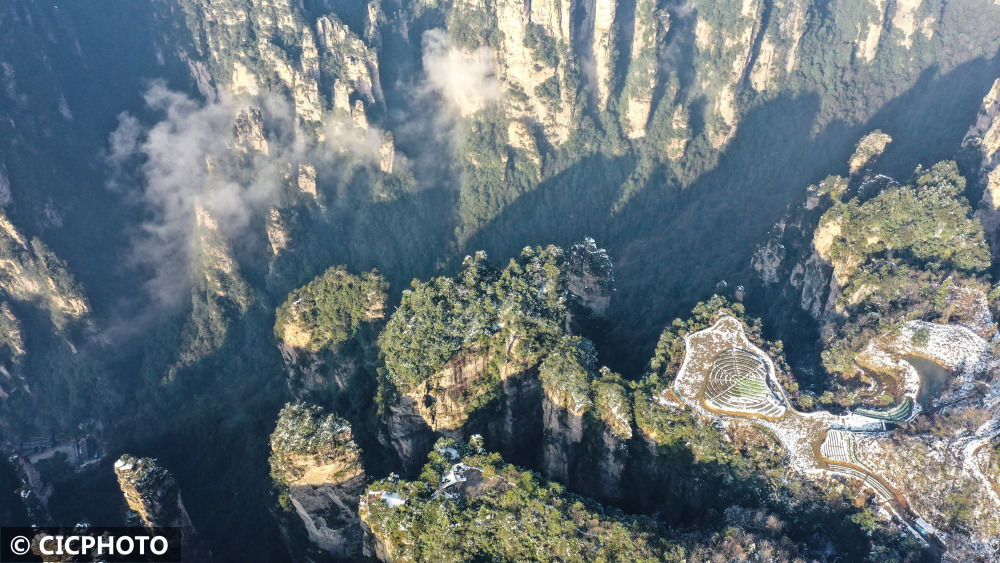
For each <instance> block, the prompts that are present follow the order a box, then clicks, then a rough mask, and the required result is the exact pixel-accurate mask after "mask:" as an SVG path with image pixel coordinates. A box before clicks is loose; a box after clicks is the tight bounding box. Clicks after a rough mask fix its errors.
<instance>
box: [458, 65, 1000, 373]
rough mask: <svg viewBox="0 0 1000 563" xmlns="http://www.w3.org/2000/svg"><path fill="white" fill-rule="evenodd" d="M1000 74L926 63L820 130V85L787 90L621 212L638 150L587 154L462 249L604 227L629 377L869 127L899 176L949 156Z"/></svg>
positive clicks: (615, 356) (839, 166) (608, 358)
mask: <svg viewBox="0 0 1000 563" xmlns="http://www.w3.org/2000/svg"><path fill="white" fill-rule="evenodd" d="M998 75H1000V59H998V58H993V59H990V60H986V59H977V60H974V61H971V62H968V63H965V64H962V65H960V66H959V67H957V68H956V69H955V70H953V71H951V72H949V73H947V74H944V75H939V74H937V72H936V71H935V70H934V69H929V70H927V71H925V72H924V73H923V74H922V75H921V77H920V79H919V80H918V81H917V83H916V84H915V85H914V86H913V87H912V88H910V89H909V90H908V91H907V92H906V93H904V94H903V95H901V96H899V97H897V98H895V99H893V100H892V101H890V102H888V103H887V104H886V105H885V106H884V107H883V108H882V109H880V110H879V111H877V112H876V113H875V115H874V116H873V117H872V118H871V119H869V120H868V121H867V122H865V123H863V124H857V125H851V124H847V123H843V122H833V123H830V124H829V125H827V126H825V127H824V128H823V129H822V130H821V131H819V132H818V133H817V132H814V130H815V120H816V118H817V116H818V114H819V109H820V98H819V95H818V94H815V93H804V94H799V95H791V94H786V95H782V96H779V97H777V98H775V99H773V100H771V101H768V102H765V103H763V104H761V105H759V106H758V107H756V108H754V109H751V110H750V111H749V112H748V113H747V114H746V115H745V116H744V118H743V120H742V121H741V124H740V127H739V129H738V130H737V132H736V134H735V136H734V137H733V138H732V139H731V140H730V141H729V144H728V146H727V147H726V149H725V152H724V153H723V154H722V155H721V157H720V158H719V160H718V164H717V165H716V166H715V167H714V168H713V169H712V170H710V171H708V172H706V173H704V174H702V175H701V176H700V177H699V178H697V179H696V180H695V181H694V182H693V183H692V184H691V185H689V186H687V187H686V188H685V189H683V190H679V189H678V188H677V187H676V185H672V184H667V183H656V184H654V183H652V182H651V183H650V184H649V185H647V186H646V187H645V188H644V189H643V191H642V192H640V193H639V194H638V195H637V196H636V197H634V198H632V199H631V200H630V201H629V202H628V204H627V205H626V206H625V207H624V209H622V210H621V211H620V212H619V213H617V214H614V213H612V207H613V205H614V204H615V203H616V202H617V201H618V198H619V196H620V195H621V186H622V183H623V182H624V181H625V178H626V177H627V176H628V174H629V172H630V171H631V168H632V167H633V166H634V159H633V157H631V156H618V157H611V156H605V155H600V154H597V155H593V156H589V157H586V158H583V159H581V160H580V161H579V162H578V163H576V164H574V165H573V166H571V167H570V168H568V169H567V170H565V171H563V172H561V173H560V174H558V175H556V176H554V177H552V178H549V179H547V180H546V181H544V182H542V184H540V185H539V186H538V187H537V188H536V189H535V190H533V191H531V192H529V193H527V194H525V195H523V196H521V197H520V198H519V199H518V200H517V201H515V202H514V203H513V204H511V205H510V206H508V207H507V208H506V209H505V210H504V212H503V213H501V215H500V216H498V217H497V218H495V219H494V220H493V221H491V222H490V223H489V224H488V225H486V226H485V227H484V228H483V229H482V231H481V232H480V233H478V234H477V235H476V236H474V237H473V238H472V239H471V240H470V241H469V244H468V245H466V247H467V248H469V249H472V248H476V249H479V248H483V249H486V250H487V251H488V252H490V254H491V255H492V256H493V258H494V260H503V259H505V257H507V256H515V255H516V254H517V253H518V252H519V251H520V248H522V247H523V246H525V245H529V244H549V243H555V244H561V245H566V244H569V243H571V242H572V241H574V240H578V239H580V238H581V237H583V236H585V235H592V236H594V237H596V238H597V240H598V243H599V244H600V245H601V246H604V247H606V248H607V249H608V251H609V253H610V254H611V257H612V260H613V261H614V262H615V278H616V283H617V287H618V291H617V294H616V295H615V298H614V300H613V303H612V307H611V310H610V315H611V319H610V323H609V328H608V330H607V332H606V334H605V335H604V336H603V338H597V340H598V341H597V344H598V347H599V349H600V352H601V358H602V361H603V362H605V363H608V364H609V365H610V366H611V367H612V368H614V369H616V370H617V371H621V372H622V373H624V374H626V375H627V376H629V377H633V378H634V377H636V376H638V375H639V374H640V372H641V370H642V368H643V365H644V364H645V362H646V361H647V359H648V358H649V356H650V354H651V352H652V349H653V347H654V345H655V342H656V339H657V338H658V336H659V333H660V331H661V329H662V327H663V326H664V325H665V324H666V323H668V322H669V321H670V320H671V319H672V318H674V317H677V316H681V315H684V314H685V313H686V312H687V311H689V310H690V309H691V307H692V306H693V305H694V304H695V303H696V302H697V301H699V300H702V299H705V298H707V297H709V296H710V295H711V294H712V293H713V291H714V290H715V286H716V283H717V282H719V281H721V280H726V281H727V282H729V283H730V286H733V285H736V284H745V285H750V284H751V282H753V281H754V279H755V277H754V276H753V275H752V272H751V271H750V269H749V261H750V257H751V256H752V254H753V251H754V249H755V248H756V246H757V244H759V243H760V242H761V241H762V239H763V238H764V236H765V234H766V233H767V231H768V229H769V228H770V227H771V226H772V225H773V224H774V223H775V222H776V221H777V220H778V219H779V218H780V217H781V215H782V214H783V213H784V212H785V210H786V209H787V208H788V206H790V205H794V204H796V203H798V201H799V199H800V197H801V196H802V195H803V194H804V192H805V188H806V187H807V186H808V185H810V184H812V183H815V182H817V181H819V180H821V179H822V178H824V177H825V176H827V175H829V174H843V173H846V167H847V165H846V162H847V159H848V158H849V157H850V155H851V154H852V152H853V150H854V145H855V144H856V143H857V141H858V139H859V138H860V137H861V136H862V135H864V134H865V133H867V132H868V131H871V130H872V129H875V128H881V129H882V130H884V131H885V132H887V133H889V134H890V135H892V136H893V138H894V142H893V144H892V145H890V148H889V149H888V150H887V151H886V154H885V156H884V158H883V159H882V161H881V163H880V164H879V166H878V169H879V170H880V171H882V170H884V171H886V172H887V173H891V174H895V175H901V176H904V177H905V176H908V175H909V173H910V172H912V170H913V168H914V167H915V166H916V165H917V164H918V163H925V164H932V163H934V162H936V161H938V160H941V159H946V158H951V157H952V156H953V155H954V153H955V150H956V149H957V147H958V144H959V142H960V141H961V139H962V136H963V135H964V133H965V131H966V129H967V128H968V126H969V125H970V124H971V123H972V121H973V120H974V118H975V115H976V112H977V111H978V107H979V104H980V101H981V100H982V97H983V95H984V94H985V92H986V91H988V89H989V86H990V84H991V83H992V81H993V80H994V79H995V78H996V77H997V76H998ZM653 177H654V178H656V177H657V175H656V174H654V175H653ZM750 301H751V302H755V301H754V300H753V299H751V300H750ZM785 306H793V305H791V304H786V305H785ZM750 313H751V314H758V315H764V316H765V317H774V318H775V319H776V320H780V317H779V316H777V315H771V314H765V313H766V311H755V310H751V311H750ZM765 320H767V319H765ZM778 324H779V325H780V323H778ZM765 326H766V327H767V330H768V334H767V336H768V337H769V338H777V339H783V340H786V350H788V348H789V346H788V345H787V344H788V343H792V344H795V345H797V346H802V347H804V349H806V351H807V352H808V354H807V355H809V356H812V357H813V358H814V361H815V360H818V358H816V357H815V356H816V355H815V352H814V350H813V349H809V345H810V344H811V343H812V342H814V341H815V337H814V334H815V331H814V330H812V328H811V327H807V328H806V330H803V328H802V327H801V324H796V325H792V326H790V327H788V328H789V329H790V330H783V327H782V326H773V325H768V324H767V323H765ZM810 333H811V334H810ZM796 335H801V336H800V337H799V338H794V337H793V336H796ZM791 355H792V356H794V355H795V351H794V350H792V351H791Z"/></svg>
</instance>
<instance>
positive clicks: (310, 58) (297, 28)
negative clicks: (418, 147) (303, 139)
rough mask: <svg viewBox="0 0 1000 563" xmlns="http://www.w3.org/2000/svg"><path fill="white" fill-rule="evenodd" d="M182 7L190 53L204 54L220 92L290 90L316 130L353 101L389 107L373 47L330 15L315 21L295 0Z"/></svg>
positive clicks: (193, 0) (189, 2) (190, 1)
mask: <svg viewBox="0 0 1000 563" xmlns="http://www.w3.org/2000/svg"><path fill="white" fill-rule="evenodd" d="M181 4H182V6H183V7H184V8H185V13H186V15H187V23H188V27H189V29H190V30H191V34H192V36H193V38H194V44H195V48H196V51H197V53H194V55H195V56H194V57H192V56H188V55H185V58H188V59H195V58H198V57H203V58H205V59H207V60H208V62H209V67H210V69H211V76H212V78H213V79H214V81H215V84H216V86H218V87H220V88H222V89H225V90H227V91H229V92H231V93H233V94H236V95H247V96H257V95H261V94H264V93H265V92H267V91H271V92H274V93H280V94H284V95H287V96H288V97H289V98H290V99H291V100H292V101H293V103H294V107H295V114H296V116H297V117H298V119H299V120H300V122H301V123H302V124H303V125H304V126H306V127H307V128H310V129H311V130H313V131H318V125H319V123H320V122H321V121H322V119H323V115H324V113H325V111H326V110H328V109H336V110H339V111H342V112H344V113H345V114H351V112H352V101H353V100H355V99H357V100H358V101H363V102H364V104H365V106H364V107H380V106H383V105H384V100H385V99H384V94H383V92H382V86H381V84H380V81H379V74H378V61H377V58H376V55H375V52H374V51H373V50H371V49H370V48H369V47H368V46H367V45H365V43H364V42H363V41H362V40H361V39H360V38H359V37H357V36H356V35H355V34H354V33H353V32H351V31H350V30H349V29H348V28H347V26H346V25H344V24H343V23H342V22H341V21H340V20H339V19H338V18H337V17H336V16H335V15H333V14H329V15H325V16H322V17H319V18H317V19H316V20H315V22H312V23H310V22H308V21H307V18H306V17H305V16H304V14H303V13H302V11H301V7H300V6H299V5H298V4H296V3H294V2H291V1H290V0H267V1H263V2H254V3H251V4H246V5H243V4H236V3H229V2H204V1H201V0H184V1H183V2H181ZM321 86H322V87H321ZM325 88H328V89H325ZM320 134H321V133H320Z"/></svg>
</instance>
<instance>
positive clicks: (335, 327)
mask: <svg viewBox="0 0 1000 563" xmlns="http://www.w3.org/2000/svg"><path fill="white" fill-rule="evenodd" d="M388 289H389V284H388V283H386V281H385V280H384V279H383V278H382V276H380V275H379V273H378V271H377V270H372V271H370V272H366V273H364V274H361V275H360V276H356V275H353V274H351V273H349V272H348V271H347V269H346V268H345V267H344V266H335V267H332V268H330V269H328V270H327V271H326V272H324V273H323V274H322V275H320V276H317V277H316V278H315V279H313V280H312V281H311V282H309V283H308V284H307V285H305V286H303V287H300V288H298V289H296V290H294V291H292V292H291V293H290V294H288V298H287V299H286V300H285V302H284V303H282V305H281V306H280V307H278V310H277V313H276V318H275V322H274V335H275V337H276V338H277V339H278V340H279V341H282V342H285V343H286V344H289V345H292V346H295V347H297V348H303V349H305V350H308V351H310V352H319V351H320V350H322V349H324V348H330V349H333V350H336V349H337V348H338V347H339V346H340V345H341V344H343V343H344V342H346V341H347V340H349V339H351V338H352V337H354V336H355V335H356V334H357V333H358V331H359V330H360V329H361V327H362V326H363V325H364V324H365V323H368V322H371V321H374V320H377V319H380V318H382V315H383V308H384V307H385V302H386V297H387V294H386V292H387V291H388Z"/></svg>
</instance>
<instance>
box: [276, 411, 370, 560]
mask: <svg viewBox="0 0 1000 563" xmlns="http://www.w3.org/2000/svg"><path fill="white" fill-rule="evenodd" d="M270 464H271V477H272V478H273V479H274V481H275V484H276V486H277V487H278V488H279V490H280V491H281V497H280V499H279V502H280V503H281V505H282V507H284V508H285V509H286V510H294V511H295V513H296V514H297V515H298V516H299V518H300V519H301V521H302V524H303V525H304V526H305V529H306V532H307V533H308V535H309V538H310V540H312V542H313V543H314V544H315V545H316V546H317V547H318V548H320V549H321V550H323V551H325V552H327V553H328V554H329V555H332V556H334V557H339V558H353V557H358V556H359V555H360V554H361V548H362V532H361V522H360V520H359V519H358V499H359V498H360V495H361V492H362V491H363V489H364V485H365V472H364V469H363V468H362V466H361V450H360V448H358V446H357V444H355V443H354V440H353V438H352V435H351V426H350V425H349V424H348V423H347V421H345V420H343V419H341V418H339V417H337V416H335V415H333V414H327V413H326V412H324V411H323V409H321V408H320V407H318V406H315V405H305V404H291V403H289V404H287V405H285V407H284V408H283V409H282V410H281V413H280V414H279V415H278V421H277V425H276V427H275V430H274V433H272V434H271V458H270Z"/></svg>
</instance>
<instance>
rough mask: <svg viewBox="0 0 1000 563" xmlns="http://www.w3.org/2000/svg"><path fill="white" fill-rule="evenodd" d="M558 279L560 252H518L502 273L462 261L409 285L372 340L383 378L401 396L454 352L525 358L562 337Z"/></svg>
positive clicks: (482, 258)
mask: <svg viewBox="0 0 1000 563" xmlns="http://www.w3.org/2000/svg"><path fill="white" fill-rule="evenodd" d="M565 307H566V280H565V273H564V259H563V252H562V250H561V249H559V248H556V247H554V246H549V247H546V248H540V247H536V248H525V249H524V250H523V251H522V253H521V257H520V260H516V261H515V260H511V261H510V263H509V264H508V265H507V267H505V268H503V269H499V268H496V267H494V266H492V265H490V264H489V263H488V262H487V259H486V253H484V252H477V253H476V254H475V255H474V256H468V257H466V259H465V262H464V264H463V269H462V271H461V272H460V273H459V274H458V275H457V276H456V277H454V278H450V277H438V278H434V279H432V280H430V281H427V282H421V281H418V280H414V281H413V284H412V287H411V289H408V290H406V291H404V292H403V297H402V302H401V303H400V305H399V308H398V309H396V312H395V313H393V315H392V317H391V318H390V319H389V322H388V323H387V324H386V327H385V330H384V331H383V332H382V335H381V337H380V338H379V345H380V347H381V350H382V354H383V356H384V358H385V371H384V375H385V376H386V377H385V379H386V381H387V383H388V384H390V385H391V386H392V387H393V388H394V389H395V391H396V392H398V393H401V394H405V393H407V392H409V391H410V390H412V389H414V388H416V387H417V386H418V385H420V384H421V383H422V382H424V381H425V380H426V379H427V378H428V377H430V376H431V375H432V374H434V373H435V372H437V371H438V370H440V369H441V368H442V367H443V366H444V365H445V364H446V363H447V362H448V361H449V360H451V359H452V358H454V357H455V356H456V355H457V354H458V353H459V352H460V351H463V350H464V351H476V352H484V351H487V350H489V349H490V347H495V348H496V349H498V350H504V351H506V349H507V346H508V345H510V344H511V343H514V342H516V347H515V349H514V350H513V352H514V353H515V354H516V355H517V356H519V357H521V358H532V357H535V356H537V355H539V354H541V353H543V352H545V351H547V350H548V349H549V347H550V343H551V342H553V341H554V340H555V339H556V338H558V337H559V336H560V335H562V334H563V328H562V322H563V318H564V315H565Z"/></svg>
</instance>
